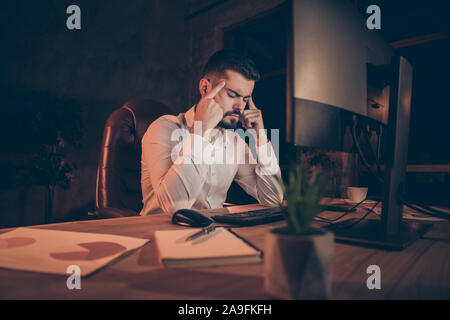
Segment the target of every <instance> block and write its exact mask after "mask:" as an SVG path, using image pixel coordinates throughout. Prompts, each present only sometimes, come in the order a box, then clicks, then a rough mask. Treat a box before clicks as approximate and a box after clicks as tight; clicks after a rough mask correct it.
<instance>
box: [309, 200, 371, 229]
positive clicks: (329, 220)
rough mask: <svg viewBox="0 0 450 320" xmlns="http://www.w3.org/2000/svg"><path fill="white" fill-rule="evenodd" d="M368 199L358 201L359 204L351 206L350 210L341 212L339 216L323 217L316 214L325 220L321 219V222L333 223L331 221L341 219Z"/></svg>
mask: <svg viewBox="0 0 450 320" xmlns="http://www.w3.org/2000/svg"><path fill="white" fill-rule="evenodd" d="M366 200H367V199H363V200H362V201H360V202H358V203H357V204H355V205H354V206H353V207H351V208H350V209H349V211H347V212H344V213H343V214H341V215H340V216H339V217H337V218H334V219H328V218H324V217H321V216H316V218H319V219H322V220H323V221H319V222H328V223H331V222H335V221H338V220H340V219H342V218H343V217H345V216H346V215H348V214H349V213H350V212H351V211H353V210H354V209H356V208H358V207H359V205H361V204H362V203H363V202H364V201H366Z"/></svg>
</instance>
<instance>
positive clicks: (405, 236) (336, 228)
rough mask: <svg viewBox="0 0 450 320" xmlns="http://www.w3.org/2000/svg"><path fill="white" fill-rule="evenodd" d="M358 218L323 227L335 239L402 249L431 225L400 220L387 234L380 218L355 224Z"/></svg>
mask: <svg viewBox="0 0 450 320" xmlns="http://www.w3.org/2000/svg"><path fill="white" fill-rule="evenodd" d="M358 220H359V219H356V218H354V219H349V220H346V221H343V222H339V223H334V224H333V225H330V226H327V227H324V228H325V229H327V230H330V231H332V232H333V233H334V235H335V239H336V241H339V242H346V243H353V244H359V245H366V246H374V247H377V248H384V249H392V250H403V249H404V248H406V247H407V246H409V245H410V244H411V243H413V242H414V241H416V240H417V239H419V238H420V237H421V236H422V235H424V234H425V233H426V232H428V231H429V230H430V229H431V227H432V226H433V224H432V223H422V222H416V221H409V222H405V221H402V222H400V225H399V230H398V232H396V233H395V234H392V235H391V234H387V232H386V227H385V226H384V225H383V224H382V222H381V220H379V219H377V220H374V219H370V220H369V219H366V220H363V221H361V222H359V223H357V224H355V222H357V221H358Z"/></svg>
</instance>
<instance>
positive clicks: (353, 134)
mask: <svg viewBox="0 0 450 320" xmlns="http://www.w3.org/2000/svg"><path fill="white" fill-rule="evenodd" d="M356 119H357V118H356V115H353V116H352V120H353V125H352V139H353V143H354V145H355V147H356V150H357V151H358V155H359V157H360V158H361V161H362V163H363V164H364V166H365V167H366V168H367V170H368V171H369V172H370V173H371V174H372V175H373V176H374V177H375V178H376V179H377V180H378V182H380V183H383V178H381V177H380V176H378V175H377V174H376V173H375V172H373V171H372V169H371V168H370V165H369V163H368V162H367V160H366V157H364V154H363V153H362V151H361V147H360V145H359V142H358V139H357V138H356V123H357V121H356Z"/></svg>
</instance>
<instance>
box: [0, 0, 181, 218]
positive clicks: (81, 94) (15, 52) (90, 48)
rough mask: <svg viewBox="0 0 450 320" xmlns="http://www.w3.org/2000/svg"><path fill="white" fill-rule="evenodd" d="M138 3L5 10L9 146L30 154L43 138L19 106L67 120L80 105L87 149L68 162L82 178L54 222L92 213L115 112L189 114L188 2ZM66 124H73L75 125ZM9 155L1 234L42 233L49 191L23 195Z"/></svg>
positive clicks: (0, 62) (0, 200) (87, 1)
mask: <svg viewBox="0 0 450 320" xmlns="http://www.w3.org/2000/svg"><path fill="white" fill-rule="evenodd" d="M131 2H132V5H130V4H129V3H126V5H125V3H124V2H123V1H121V0H111V1H97V0H94V1H92V0H77V1H64V0H62V1H61V0H54V1H8V2H2V5H1V6H2V8H1V10H0V12H1V21H2V22H1V23H2V27H1V29H0V32H1V39H2V40H1V43H2V44H1V48H2V49H1V52H0V55H1V58H0V70H1V73H0V75H1V76H0V77H1V78H0V81H1V83H2V101H3V103H1V110H2V113H3V116H2V122H3V124H2V127H3V129H2V144H3V143H5V144H6V145H7V146H11V145H16V148H13V149H20V147H18V148H17V144H20V145H23V144H24V141H26V140H27V137H28V138H31V137H30V135H33V134H36V133H35V132H32V131H31V130H30V129H31V128H30V127H29V126H27V125H26V124H27V123H30V121H28V122H27V121H25V125H24V121H23V118H24V117H25V118H26V117H27V115H26V114H24V113H23V112H22V111H23V110H21V108H23V106H22V105H20V106H18V104H20V102H19V101H21V102H23V101H26V100H28V101H30V100H34V101H36V103H37V101H39V103H40V104H45V103H53V106H54V107H55V108H59V109H61V110H64V109H65V108H67V109H68V108H69V106H71V105H78V106H79V109H80V111H81V114H80V116H81V119H82V125H83V136H82V137H80V138H81V140H80V144H81V145H80V146H79V147H78V148H71V147H70V146H67V148H66V152H67V159H68V161H70V162H72V163H74V164H75V165H76V167H77V169H76V170H75V171H74V172H73V181H72V184H71V186H70V188H68V189H66V190H63V189H61V188H56V189H55V191H54V192H55V193H54V208H53V216H52V218H51V221H53V222H54V221H62V220H67V219H70V218H71V216H73V217H74V218H77V217H83V216H85V215H86V214H87V212H88V211H93V210H94V200H95V184H96V171H97V161H98V156H99V151H100V150H99V147H100V142H101V139H102V134H103V126H104V124H105V121H106V119H107V117H108V115H109V114H110V113H111V112H112V111H113V110H115V109H117V108H119V107H120V106H122V105H123V104H124V103H125V102H126V101H127V100H129V99H131V98H140V97H145V98H152V99H155V100H158V101H161V102H164V103H165V104H166V105H168V106H170V107H171V109H172V110H174V111H181V110H183V109H185V108H186V103H187V92H188V91H187V52H188V42H187V40H188V37H187V30H186V27H185V20H184V17H185V12H186V11H185V10H186V9H185V1H184V0H171V1H166V0H153V1H146V0H133V1H131ZM71 4H77V5H78V6H79V7H80V8H81V30H68V29H67V28H66V19H67V17H69V14H66V8H67V7H68V6H69V5H71ZM17 97H20V99H19V100H18V99H17ZM37 97H39V98H37ZM49 97H50V100H52V101H53V102H49V101H48V100H49ZM65 103H70V105H69V104H67V105H65ZM55 104H56V106H55ZM39 108H45V106H38V105H36V104H31V105H30V106H29V108H28V109H26V110H27V111H28V112H30V111H31V112H33V110H34V111H36V112H37V110H38V109H39ZM5 114H6V115H7V117H5ZM64 120H65V121H66V122H67V123H68V125H70V124H71V120H70V118H69V119H64ZM23 125H24V126H23ZM5 148H6V147H2V151H3V152H2V157H1V158H2V176H3V177H2V184H1V185H2V190H1V191H2V192H1V194H0V205H1V209H0V210H1V219H0V225H1V226H2V227H6V226H13V225H23V224H39V223H43V222H44V212H45V211H44V210H45V206H46V203H45V201H46V195H45V194H46V193H45V192H46V191H45V188H43V187H40V186H33V187H30V185H29V183H27V185H20V182H18V181H17V179H16V178H17V173H16V172H15V171H14V170H18V168H11V167H10V166H9V167H8V162H13V164H14V165H16V164H17V163H18V162H19V158H20V157H21V155H20V154H19V153H20V152H19V153H15V152H13V153H11V152H10V153H9V154H8V152H7V151H8V149H11V148H6V149H5ZM5 171H6V172H5ZM7 177H10V179H7Z"/></svg>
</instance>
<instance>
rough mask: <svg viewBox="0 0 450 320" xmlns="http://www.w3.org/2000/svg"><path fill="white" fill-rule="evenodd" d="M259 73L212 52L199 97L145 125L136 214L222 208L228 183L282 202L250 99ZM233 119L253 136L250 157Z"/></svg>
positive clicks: (233, 56)
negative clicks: (139, 204)
mask: <svg viewBox="0 0 450 320" xmlns="http://www.w3.org/2000/svg"><path fill="white" fill-rule="evenodd" d="M259 78H260V75H259V73H258V70H257V68H256V66H255V64H254V62H253V61H251V60H250V59H248V58H247V57H244V56H242V55H239V54H238V53H235V52H233V51H226V50H223V51H219V52H217V53H215V54H214V55H213V56H212V57H211V58H210V60H209V61H208V63H207V64H206V66H205V69H204V72H203V77H202V79H201V80H200V83H199V90H200V94H201V99H200V101H199V102H198V103H197V104H196V105H194V106H193V107H192V108H190V109H189V110H188V111H187V112H186V113H181V114H179V115H178V116H171V115H166V116H162V117H160V118H158V119H157V120H156V121H154V122H153V123H152V124H151V125H150V126H149V128H148V130H147V132H146V133H145V135H144V137H143V139H142V175H141V183H142V196H143V203H144V207H143V209H142V211H141V213H140V214H141V215H146V214H149V213H157V212H166V213H168V214H170V215H172V214H173V213H174V212H175V211H177V210H179V209H184V208H193V209H209V208H218V207H222V206H223V203H224V201H225V199H226V195H227V191H228V189H229V187H230V185H231V183H232V182H233V180H234V181H236V182H237V183H238V184H239V185H240V186H241V187H242V188H243V189H244V190H245V191H246V192H247V193H248V194H250V195H251V196H252V197H254V198H255V199H256V200H257V201H258V202H259V203H260V204H263V205H277V204H279V203H280V201H282V199H283V193H282V190H281V187H280V185H279V183H278V181H277V177H278V178H280V177H281V173H280V168H279V166H278V161H277V158H276V155H275V153H274V151H273V147H272V145H271V143H270V141H268V139H267V136H266V134H265V132H264V124H263V118H262V114H261V110H259V109H258V108H257V107H256V106H255V104H254V103H253V100H252V93H253V88H254V86H255V82H256V81H258V80H259ZM247 104H248V109H245V107H246V105H247ZM239 121H240V122H241V123H242V127H243V128H244V129H247V131H248V132H250V136H252V137H253V138H254V139H255V142H256V143H255V145H256V154H257V159H254V157H253V156H252V152H250V149H249V147H248V145H247V144H246V143H245V141H244V140H243V139H242V138H241V137H240V136H239V135H238V134H237V133H236V132H234V131H233V130H227V129H235V128H236V126H237V124H238V122H239ZM179 138H182V140H181V142H180V140H179ZM224 157H225V158H226V159H224Z"/></svg>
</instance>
